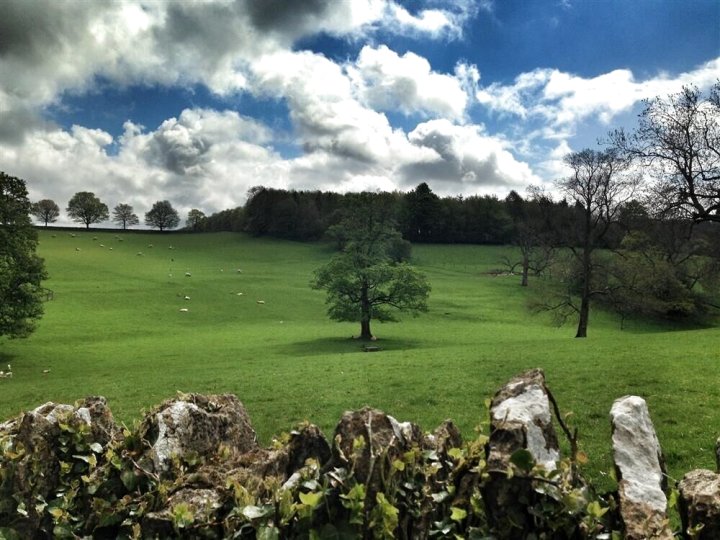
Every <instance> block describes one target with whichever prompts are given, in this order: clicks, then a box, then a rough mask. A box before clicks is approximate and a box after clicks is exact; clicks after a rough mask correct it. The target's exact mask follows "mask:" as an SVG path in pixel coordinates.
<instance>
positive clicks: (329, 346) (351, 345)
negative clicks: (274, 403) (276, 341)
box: [276, 337, 423, 356]
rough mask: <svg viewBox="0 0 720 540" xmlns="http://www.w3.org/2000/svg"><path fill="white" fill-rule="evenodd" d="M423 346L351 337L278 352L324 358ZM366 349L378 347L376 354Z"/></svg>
mask: <svg viewBox="0 0 720 540" xmlns="http://www.w3.org/2000/svg"><path fill="white" fill-rule="evenodd" d="M422 346H423V344H422V343H421V342H420V341H417V340H410V339H397V338H382V337H381V338H379V339H378V340H377V341H364V340H361V339H353V338H350V337H345V338H342V337H327V338H317V339H310V340H307V341H296V342H294V343H284V344H282V345H278V346H277V347H276V349H277V350H278V352H280V353H281V354H284V355H289V356H322V355H328V354H349V353H358V354H382V353H383V352H387V351H406V350H410V349H417V348H420V347H422ZM365 347H368V348H372V347H378V348H379V350H377V351H375V352H367V351H365V350H364V348H365Z"/></svg>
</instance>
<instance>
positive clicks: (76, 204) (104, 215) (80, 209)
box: [66, 191, 110, 229]
mask: <svg viewBox="0 0 720 540" xmlns="http://www.w3.org/2000/svg"><path fill="white" fill-rule="evenodd" d="M66 211H67V213H68V216H70V217H71V218H72V219H73V221H77V222H78V223H84V224H85V227H86V228H88V229H89V228H90V225H92V224H93V223H100V222H101V221H105V220H106V219H108V217H109V216H110V215H109V213H108V207H107V205H106V204H105V203H103V202H102V201H101V200H100V199H98V198H97V197H96V196H95V194H94V193H92V192H89V191H80V192H78V193H76V194H75V195H73V197H72V199H70V202H68V206H67V208H66Z"/></svg>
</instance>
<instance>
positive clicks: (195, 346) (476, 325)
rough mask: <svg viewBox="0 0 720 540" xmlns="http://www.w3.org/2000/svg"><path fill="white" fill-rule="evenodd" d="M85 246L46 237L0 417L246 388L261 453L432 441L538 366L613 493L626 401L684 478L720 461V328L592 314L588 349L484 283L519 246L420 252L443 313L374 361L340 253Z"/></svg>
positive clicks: (396, 337) (229, 242)
mask: <svg viewBox="0 0 720 540" xmlns="http://www.w3.org/2000/svg"><path fill="white" fill-rule="evenodd" d="M74 234H75V237H72V236H71V233H70V232H68V231H61V230H58V231H42V232H41V233H40V247H39V251H40V254H41V255H42V256H43V257H45V259H46V264H47V269H48V272H49V275H50V279H49V280H48V281H47V282H46V286H47V287H49V288H50V289H52V290H53V291H54V293H55V294H54V299H53V300H52V301H50V302H48V303H47V304H46V306H45V308H46V313H45V316H44V318H43V319H42V320H41V321H40V324H39V327H38V330H37V331H36V332H35V333H34V334H33V335H32V336H31V337H30V338H29V339H26V340H3V341H2V342H1V344H0V366H3V368H4V365H5V364H7V363H11V364H12V369H13V373H14V377H13V378H12V379H0V418H7V417H9V416H12V415H15V414H17V413H18V412H20V411H21V410H24V409H27V408H31V407H35V406H37V405H39V404H41V403H43V402H46V401H50V400H52V401H58V402H73V401H74V400H75V399H77V398H80V397H83V396H86V395H103V396H105V397H107V399H108V400H109V403H110V406H111V408H112V410H113V411H114V413H115V416H116V417H117V418H118V419H120V420H122V421H125V422H131V421H132V420H133V419H136V418H138V417H139V415H140V411H141V409H143V408H148V407H150V406H152V405H154V404H156V403H158V402H160V401H161V400H163V399H165V398H168V397H172V396H173V395H174V394H175V392H176V391H177V390H182V391H185V392H203V393H223V392H231V393H234V394H237V395H238V396H239V397H240V399H241V400H242V401H243V402H244V404H245V406H246V407H247V409H248V410H249V412H250V415H251V417H252V419H253V423H254V426H255V429H256V430H257V431H258V434H259V436H260V438H261V440H262V441H263V442H265V443H267V442H269V441H270V438H271V437H272V435H274V434H278V433H280V432H282V431H288V430H289V429H291V428H292V427H293V426H294V424H295V423H297V422H299V421H302V420H305V419H307V420H310V421H312V422H314V423H317V424H318V425H320V426H321V427H322V429H323V430H324V431H325V432H326V434H331V433H332V429H333V427H334V425H335V423H336V422H337V420H338V419H339V417H340V415H341V414H342V412H343V411H344V410H347V409H351V408H356V407H361V406H363V405H372V406H374V407H378V408H381V409H383V410H385V411H386V412H388V413H390V414H392V415H394V416H396V417H397V418H398V419H400V420H413V421H415V422H417V423H419V424H420V425H421V427H422V428H423V429H425V430H431V429H433V428H434V427H435V426H436V425H437V424H439V423H440V422H441V421H442V420H443V419H445V418H452V419H454V420H455V421H456V422H457V423H458V425H459V426H460V428H461V429H462V431H463V433H464V434H466V436H468V437H470V436H472V434H473V432H472V430H473V428H474V427H475V426H476V425H477V424H479V423H480V422H483V421H485V420H486V417H487V412H486V409H485V405H484V402H485V399H486V398H488V397H490V396H491V395H492V394H493V393H494V392H495V390H496V389H497V388H498V387H499V386H501V385H502V384H503V383H504V382H505V381H506V380H507V379H508V378H510V377H511V376H513V375H515V374H517V373H518V372H520V371H522V370H524V369H527V368H532V367H542V368H543V369H544V370H545V373H546V377H547V380H548V384H549V386H550V388H551V389H552V391H553V393H554V394H555V396H556V398H557V400H558V402H559V404H560V406H561V408H562V409H563V411H573V412H574V413H575V414H574V415H573V416H572V417H571V422H572V423H573V424H574V425H576V426H578V428H579V430H580V439H581V443H582V447H583V449H584V450H585V451H586V452H587V453H588V454H589V455H590V460H591V461H590V463H589V465H588V469H589V473H590V474H591V475H592V476H593V477H595V478H596V479H597V480H599V481H600V484H601V485H610V481H609V480H607V481H605V480H603V479H602V476H601V475H600V473H599V471H600V470H606V471H608V470H610V469H611V460H610V426H609V421H608V412H609V410H610V406H611V404H612V402H613V400H614V399H615V398H617V397H620V396H623V395H625V394H630V393H632V394H638V395H640V396H643V397H644V398H646V399H647V401H648V403H649V407H650V412H651V415H652V418H653V420H654V423H655V426H656V429H657V431H658V436H659V438H660V442H661V444H662V446H663V449H664V451H665V454H666V458H667V462H668V466H669V472H670V474H671V475H672V476H673V477H676V478H677V477H678V476H681V475H682V474H683V473H684V472H686V471H688V470H690V469H691V468H695V467H709V468H712V467H713V466H714V458H713V447H714V441H715V438H716V437H717V436H718V435H720V392H718V384H719V383H720V330H719V329H717V328H711V329H684V330H683V329H673V328H669V327H663V326H659V325H647V324H640V323H632V322H631V323H630V324H627V325H626V329H625V330H623V331H620V329H619V323H618V321H617V320H616V319H615V318H613V317H612V316H609V315H605V314H601V313H598V312H597V311H596V312H593V313H592V314H591V322H590V329H589V337H588V338H587V339H586V340H576V339H573V337H572V336H573V335H574V330H575V328H574V327H573V325H572V324H569V325H568V326H565V327H562V328H556V327H553V326H552V325H551V324H550V322H549V318H548V317H546V316H537V315H532V314H530V313H529V312H528V311H527V309H526V307H525V306H526V295H527V294H528V291H526V290H524V289H522V288H521V287H520V286H519V278H517V277H500V276H497V277H495V276H492V275H490V274H489V273H488V272H489V271H490V270H492V269H494V268H497V267H499V263H498V261H499V260H500V259H501V257H502V254H503V250H505V249H507V248H495V247H484V246H416V247H415V249H414V258H415V261H414V262H415V264H416V265H417V266H418V267H419V269H421V270H422V271H424V272H425V273H426V274H427V275H428V277H429V279H430V282H431V284H432V287H433V291H432V293H431V297H430V303H429V307H430V310H429V312H428V313H427V314H425V315H423V316H421V317H419V318H416V319H413V318H406V319H405V320H403V321H402V322H401V323H399V324H385V325H379V324H376V325H375V326H374V327H373V331H374V333H376V334H377V335H378V337H379V338H380V341H379V342H378V345H380V346H381V347H382V348H383V350H382V351H381V352H378V353H365V352H362V351H361V344H360V343H358V342H357V341H354V340H352V339H350V336H351V335H352V334H357V333H358V331H359V328H357V327H356V325H354V324H346V323H342V324H340V323H335V322H332V321H330V320H328V319H327V317H326V316H325V306H324V293H323V292H320V291H313V290H311V289H310V288H309V287H308V282H309V280H310V277H311V274H312V271H313V269H314V268H316V267H318V266H320V265H321V264H323V263H324V262H325V261H326V260H327V259H328V258H329V257H330V256H331V255H332V251H331V250H330V248H328V247H327V246H324V245H322V244H300V243H292V242H284V241H279V240H269V239H255V238H250V237H247V236H244V235H240V234H229V233H228V234H206V235H182V234H165V235H162V234H157V233H155V234H153V233H132V234H121V233H118V234H117V235H116V234H113V233H94V232H93V231H92V230H91V231H89V232H86V231H80V230H78V231H77V232H75V233H74ZM94 238H96V239H94ZM101 244H102V245H104V247H101ZM151 244H152V246H153V247H150V245H151ZM170 246H172V248H173V249H170ZM111 248H112V249H111ZM139 253H142V254H141V255H140V254H139ZM238 269H241V270H242V272H238ZM186 272H189V273H191V276H190V277H186V275H185V273H186ZM531 285H532V283H531ZM238 293H243V294H242V295H241V296H240V295H238ZM185 296H189V297H190V299H189V300H185V298H184V297H185ZM257 300H263V301H264V302H265V304H263V305H261V304H258V303H257V302H256V301H257ZM181 308H187V309H188V311H187V312H181V311H180V309H181ZM43 370H50V372H49V373H47V374H43Z"/></svg>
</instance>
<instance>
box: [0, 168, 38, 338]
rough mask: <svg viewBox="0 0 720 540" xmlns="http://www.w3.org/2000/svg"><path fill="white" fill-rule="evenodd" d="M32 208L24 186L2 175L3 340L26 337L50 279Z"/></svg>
mask: <svg viewBox="0 0 720 540" xmlns="http://www.w3.org/2000/svg"><path fill="white" fill-rule="evenodd" d="M30 208H31V206H30V202H29V201H28V198H27V191H26V189H25V182H24V181H23V180H21V179H19V178H15V177H13V176H9V175H7V174H5V173H3V172H0V336H9V337H27V336H28V335H29V334H30V333H32V332H33V330H34V329H35V324H36V321H37V320H38V319H39V318H40V317H41V316H42V314H43V304H42V288H41V285H40V284H41V281H42V280H43V279H45V278H46V277H47V275H46V273H45V267H44V264H43V260H42V259H41V258H40V257H38V256H37V255H36V254H35V251H36V247H37V233H36V232H35V230H34V229H33V227H32V223H31V222H30V218H29V216H28V214H29V212H30Z"/></svg>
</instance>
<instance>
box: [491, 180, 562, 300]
mask: <svg viewBox="0 0 720 540" xmlns="http://www.w3.org/2000/svg"><path fill="white" fill-rule="evenodd" d="M529 192H530V197H529V198H528V199H527V200H525V199H523V198H522V197H521V196H520V195H519V194H518V193H517V192H515V191H511V192H510V194H509V195H508V196H507V197H506V198H505V207H506V209H507V213H508V215H509V216H510V219H511V220H512V226H513V228H512V230H513V232H512V243H513V244H514V245H516V246H517V247H518V250H519V252H520V258H519V259H511V258H509V257H506V258H505V260H504V261H503V262H504V263H505V265H506V267H507V268H509V269H510V271H511V272H514V271H515V269H516V268H517V267H520V272H521V276H522V277H521V280H520V285H521V286H522V287H527V286H528V280H529V275H530V273H532V274H533V275H536V276H539V275H541V274H542V273H543V272H545V270H546V269H548V268H549V267H550V265H551V264H552V262H553V259H554V256H555V252H556V249H557V247H558V245H559V244H560V242H559V235H558V233H557V228H558V227H557V226H558V224H557V223H556V221H557V220H556V219H555V218H556V216H558V215H559V212H558V211H557V209H556V207H555V205H554V204H553V202H552V201H551V200H550V199H549V198H548V197H547V196H546V195H545V194H543V193H542V192H541V191H539V190H537V189H535V190H532V189H531V190H529Z"/></svg>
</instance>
